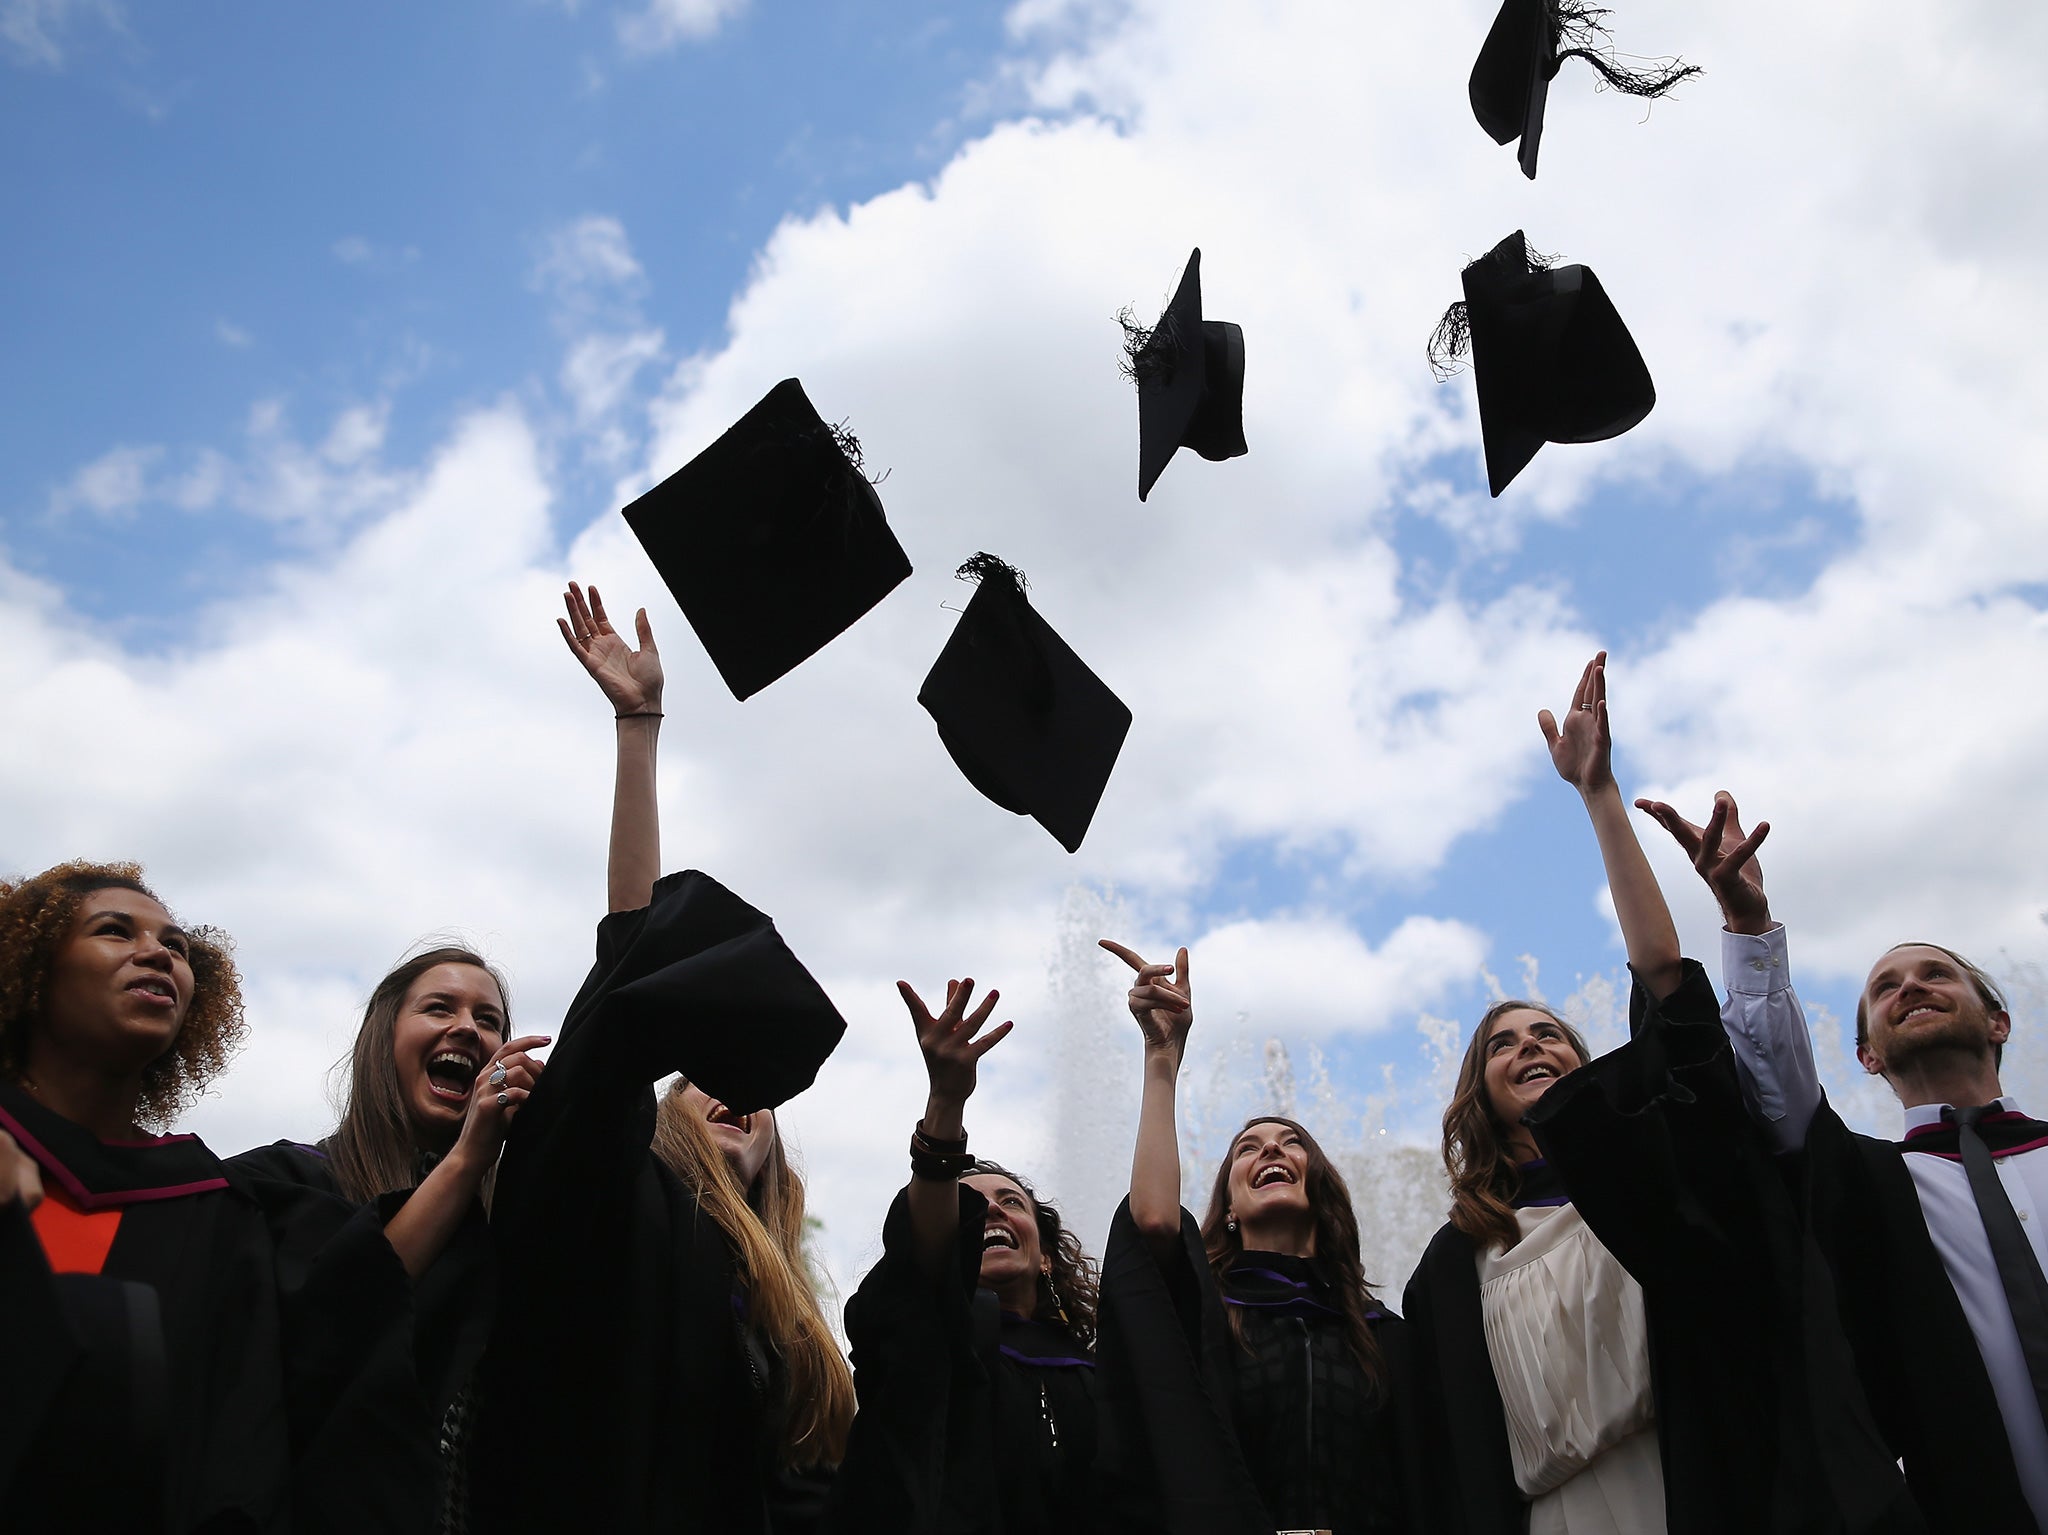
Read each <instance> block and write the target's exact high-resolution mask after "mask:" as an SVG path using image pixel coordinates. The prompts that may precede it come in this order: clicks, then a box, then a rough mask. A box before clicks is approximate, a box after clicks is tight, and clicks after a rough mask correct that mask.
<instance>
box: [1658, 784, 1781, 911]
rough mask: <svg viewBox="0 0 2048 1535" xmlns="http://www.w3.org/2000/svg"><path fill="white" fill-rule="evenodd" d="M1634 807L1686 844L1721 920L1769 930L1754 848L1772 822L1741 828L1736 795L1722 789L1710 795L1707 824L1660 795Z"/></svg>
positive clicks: (1761, 842)
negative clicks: (1697, 823) (1698, 822)
mask: <svg viewBox="0 0 2048 1535" xmlns="http://www.w3.org/2000/svg"><path fill="white" fill-rule="evenodd" d="M1636 809H1638V810H1640V811H1643V812H1644V813H1645V814H1647V815H1649V816H1650V817H1652V818H1653V819H1654V820H1655V821H1656V822H1657V824H1658V825H1659V826H1661V827H1663V828H1664V829H1665V830H1666V831H1668V832H1670V833H1671V839H1672V841H1674V842H1676V843H1677V844H1678V845H1679V846H1680V847H1681V848H1683V849H1684V850H1685V856H1686V857H1688V858H1690V859H1691V860H1692V866H1693V868H1695V869H1697V870H1698V871H1699V876H1700V878H1701V879H1703V880H1705V881H1706V882H1707V888H1708V889H1709V890H1711V891H1713V892H1714V899H1715V900H1716V901H1718V902H1720V905H1721V920H1722V922H1723V923H1724V924H1725V925H1726V926H1727V929H1728V931H1729V932H1731V933H1749V934H1757V933H1767V932H1769V931H1770V930H1771V928H1772V927H1773V926H1774V925H1775V924H1774V923H1773V922H1772V920H1771V903H1770V902H1769V901H1768V900H1767V899H1765V897H1764V871H1763V866H1762V865H1761V864H1759V863H1758V862H1757V859H1756V851H1757V849H1758V848H1760V847H1762V846H1763V845H1764V838H1766V837H1768V836H1769V835H1770V834H1771V823H1770V822H1769V821H1759V822H1757V823H1756V830H1755V831H1752V832H1744V831H1743V829H1742V812H1741V811H1739V810H1738V809H1736V806H1735V796H1734V795H1732V794H1730V793H1729V792H1728V791H1727V790H1726V789H1723V790H1721V791H1720V792H1719V793H1718V794H1716V795H1715V796H1714V808H1713V811H1712V812H1711V813H1710V814H1709V815H1708V816H1707V824H1706V825H1704V826H1695V825H1693V823H1692V822H1690V821H1688V820H1687V819H1686V818H1685V817H1684V816H1682V815H1680V814H1679V813H1678V812H1677V811H1676V810H1674V809H1672V808H1671V806H1669V805H1667V804H1665V803H1664V802H1663V801H1662V800H1649V799H1639V800H1637V801H1636Z"/></svg>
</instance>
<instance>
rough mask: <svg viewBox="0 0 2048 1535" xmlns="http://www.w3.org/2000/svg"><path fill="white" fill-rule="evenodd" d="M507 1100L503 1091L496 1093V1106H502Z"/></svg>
mask: <svg viewBox="0 0 2048 1535" xmlns="http://www.w3.org/2000/svg"><path fill="white" fill-rule="evenodd" d="M508 1101H509V1100H508V1099H507V1097H506V1095H505V1094H504V1093H500V1094H498V1107H499V1108H501V1109H502V1108H503V1107H504V1106H505V1104H506V1103H507V1102H508Z"/></svg>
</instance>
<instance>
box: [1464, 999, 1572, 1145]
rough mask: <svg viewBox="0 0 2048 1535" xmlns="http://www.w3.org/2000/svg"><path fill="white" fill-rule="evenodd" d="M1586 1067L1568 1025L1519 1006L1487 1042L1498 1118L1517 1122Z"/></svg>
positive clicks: (1497, 1024) (1496, 1024)
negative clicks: (1559, 1083) (1562, 1081)
mask: <svg viewBox="0 0 2048 1535" xmlns="http://www.w3.org/2000/svg"><path fill="white" fill-rule="evenodd" d="M1581 1064H1582V1063H1581V1062H1580V1060H1579V1057H1578V1052H1577V1051H1576V1050H1574V1049H1573V1048H1572V1044H1571V1040H1570V1038H1569V1037H1568V1036H1567V1035H1566V1033H1565V1031H1564V1026H1563V1025H1562V1024H1560V1023H1559V1022H1558V1021H1557V1020H1556V1019H1555V1018H1552V1017H1551V1016H1550V1015H1549V1014H1548V1013H1542V1012H1538V1011H1537V1010H1536V1009H1534V1008H1529V1007H1520V1008H1515V1009H1513V1010H1511V1011H1509V1012H1506V1013H1503V1014H1501V1016H1500V1017H1499V1018H1497V1019H1495V1020H1494V1023H1493V1027H1492V1031H1491V1032H1490V1033H1489V1034H1488V1035H1487V1038H1486V1091H1487V1099H1488V1101H1489V1103H1490V1104H1491V1105H1492V1108H1493V1112H1494V1115H1495V1117H1496V1118H1498V1119H1499V1120H1501V1122H1502V1123H1504V1124H1509V1125H1513V1124H1518V1123H1520V1122H1521V1118H1522V1116H1523V1115H1524V1114H1526V1113H1528V1112H1529V1110H1530V1109H1531V1108H1533V1107H1534V1106H1535V1105H1536V1103H1537V1102H1538V1101H1539V1100H1540V1099H1541V1098H1542V1097H1543V1095H1544V1094H1545V1093H1547V1092H1549V1091H1550V1086H1551V1084H1552V1083H1553V1082H1555V1081H1557V1080H1558V1079H1559V1078H1560V1077H1563V1076H1565V1075H1567V1074H1568V1073H1570V1072H1573V1071H1576V1070H1577V1069H1578V1068H1579V1066H1580V1065H1581Z"/></svg>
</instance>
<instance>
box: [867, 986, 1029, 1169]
mask: <svg viewBox="0 0 2048 1535" xmlns="http://www.w3.org/2000/svg"><path fill="white" fill-rule="evenodd" d="M896 990H897V992H898V993H899V994H900V995H901V996H902V998H903V1005H904V1006H905V1007H907V1008H908V1009H910V1021H911V1023H912V1024H913V1025H914V1026H915V1027H916V1029H917V1048H918V1049H919V1051H921V1052H922V1053H923V1055H924V1069H925V1075H926V1076H927V1077H928V1078H929V1079H930V1081H931V1099H930V1102H931V1107H932V1109H933V1110H935V1111H937V1114H938V1122H937V1123H934V1121H933V1115H932V1114H931V1113H927V1114H926V1115H925V1128H926V1129H927V1130H930V1131H931V1132H932V1133H934V1134H951V1133H952V1129H951V1121H954V1120H957V1119H958V1118H959V1114H960V1110H961V1109H962V1108H963V1107H964V1106H965V1105H966V1103H967V1100H968V1099H969V1098H971V1097H973V1096H974V1083H975V1069H976V1068H977V1067H978V1066H979V1065H980V1064H981V1058H982V1057H983V1056H984V1055H987V1054H988V1053H989V1051H991V1050H993V1049H995V1047H996V1046H997V1045H999V1044H1001V1043H1002V1042H1003V1037H1004V1036H1005V1035H1007V1034H1008V1033H1009V1032H1010V1030H1011V1029H1012V1028H1013V1027H1014V1026H1015V1025H1014V1023H1013V1022H1011V1021H1008V1020H1006V1021H1004V1022H1002V1023H999V1024H997V1025H996V1026H995V1027H994V1028H992V1029H990V1030H989V1031H988V1032H987V1033H986V1034H983V1033H982V1032H981V1030H982V1028H983V1026H984V1025H986V1024H987V1022H988V1020H989V1015H990V1014H991V1013H992V1012H994V1011H995V1006H996V1003H997V1001H998V1000H1000V998H1001V997H1002V993H1001V992H999V991H991V992H990V993H989V994H988V995H987V996H985V997H983V998H982V999H981V1005H980V1006H979V1007H977V1008H975V1009H974V1011H973V1012H971V1013H970V1012H968V1011H967V1008H968V1004H969V1003H971V1002H972V1001H973V1000H974V982H973V980H972V979H968V980H960V981H948V982H946V1005H945V1007H944V1008H942V1009H941V1010H940V1011H939V1012H938V1013H936V1014H934V1013H933V1012H932V1010H931V1009H930V1008H929V1007H927V1006H925V1002H924V998H922V997H920V996H919V995H918V994H917V993H916V992H915V991H914V990H912V988H911V985H910V983H909V982H908V981H898V982H897V983H896ZM977 1036H978V1037H977ZM948 1111H950V1112H948Z"/></svg>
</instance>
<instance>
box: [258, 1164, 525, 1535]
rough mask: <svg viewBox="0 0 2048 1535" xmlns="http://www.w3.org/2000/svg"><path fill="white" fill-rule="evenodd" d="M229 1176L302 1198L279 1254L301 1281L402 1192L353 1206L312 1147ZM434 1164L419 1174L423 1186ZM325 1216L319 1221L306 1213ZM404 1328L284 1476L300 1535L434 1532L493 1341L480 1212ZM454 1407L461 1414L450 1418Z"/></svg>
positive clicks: (419, 1290)
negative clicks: (473, 1389) (299, 1214)
mask: <svg viewBox="0 0 2048 1535" xmlns="http://www.w3.org/2000/svg"><path fill="white" fill-rule="evenodd" d="M227 1165H228V1167H229V1168H230V1169H231V1170H233V1171H234V1172H235V1173H236V1174H237V1175H238V1176H240V1177H241V1178H242V1179H243V1180H244V1181H246V1182H248V1183H249V1184H251V1185H253V1186H256V1187H258V1188H267V1189H271V1190H278V1191H286V1192H287V1194H289V1192H290V1191H306V1192H309V1193H311V1194H313V1195H315V1196H317V1197H316V1198H314V1199H312V1200H308V1201H305V1203H306V1205H307V1206H308V1213H307V1215H306V1217H305V1218H302V1219H301V1220H299V1221H298V1222H296V1223H295V1224H294V1226H293V1227H292V1229H291V1231H290V1232H289V1234H288V1237H287V1239H286V1240H284V1241H282V1242H281V1243H280V1252H279V1263H280V1266H281V1267H282V1268H283V1269H284V1270H286V1271H287V1272H288V1273H300V1272H307V1271H310V1270H311V1269H312V1268H313V1267H315V1266H317V1265H318V1264H319V1263H320V1262H321V1259H322V1254H323V1252H324V1251H325V1249H326V1247H327V1245H328V1244H329V1243H331V1242H333V1241H336V1240H337V1239H346V1234H347V1233H348V1232H349V1231H350V1229H351V1228H352V1227H353V1226H354V1224H355V1223H356V1221H358V1220H359V1219H362V1218H363V1217H362V1216H360V1215H359V1214H358V1213H357V1212H358V1211H363V1210H367V1211H369V1212H370V1214H369V1217H368V1218H370V1219H374V1220H375V1221H377V1223H378V1224H379V1225H380V1226H381V1225H382V1224H383V1223H384V1222H386V1221H389V1220H390V1219H391V1217H392V1216H393V1215H394V1214H396V1213H397V1211H398V1209H399V1207H400V1206H402V1205H403V1204H404V1203H405V1201H406V1199H407V1198H408V1197H410V1194H411V1190H410V1189H394V1190H392V1191H390V1192H389V1193H387V1194H385V1195H382V1196H380V1197H379V1198H378V1199H376V1200H374V1201H371V1202H370V1204H369V1205H367V1206H358V1205H356V1204H354V1203H353V1202H352V1201H350V1200H349V1199H348V1198H347V1197H346V1196H345V1195H344V1194H343V1193H342V1189H341V1182H340V1180H339V1179H338V1178H337V1177H336V1176H335V1174H334V1168H333V1164H332V1163H330V1162H329V1161H328V1159H327V1154H326V1153H325V1152H324V1151H323V1150H322V1149H321V1148H320V1147H318V1146H309V1145H304V1144H301V1143H299V1142H296V1141H278V1142H276V1143H274V1144H273V1145H269V1146H259V1147H257V1148H256V1149H255V1150H253V1151H245V1152H242V1153H241V1154H240V1155H238V1156H234V1157H230V1158H229V1159H228V1164H227ZM430 1165H431V1163H428V1162H423V1164H422V1167H421V1169H420V1175H421V1176H422V1177H424V1176H425V1173H426V1171H427V1170H428V1167H430ZM320 1211H324V1212H325V1218H324V1219H322V1218H319V1216H318V1215H317V1214H316V1213H315V1212H320ZM409 1289H410V1292H411V1293H410V1305H409V1307H408V1308H407V1320H406V1321H405V1322H404V1323H402V1324H401V1325H398V1326H395V1327H393V1328H392V1329H391V1330H390V1332H389V1333H388V1334H387V1335H385V1336H384V1337H383V1338H381V1339H380V1340H379V1344H378V1347H377V1348H376V1349H375V1350H374V1351H373V1352H372V1353H371V1354H370V1355H369V1356H368V1357H366V1358H364V1359H363V1360H361V1361H359V1362H358V1364H357V1366H356V1367H355V1368H354V1370H353V1372H352V1375H351V1377H350V1379H349V1382H348V1386H347V1389H346V1390H344V1391H342V1392H340V1393H339V1394H338V1396H337V1399H336V1401H335V1404H334V1408H333V1410H332V1412H331V1414H330V1416H329V1419H328V1423H327V1427H326V1430H325V1432H324V1433H323V1435H322V1437H321V1448H320V1453H319V1454H318V1455H308V1456H302V1457H300V1458H299V1460H298V1461H297V1462H296V1463H295V1464H294V1467H293V1503H294V1508H295V1512H294V1518H293V1525H294V1528H295V1530H297V1531H298V1532H299V1535H311V1532H318V1531H333V1532H335V1535H352V1532H355V1531H361V1530H377V1531H379V1532H381V1535H409V1532H411V1535H425V1532H428V1531H432V1530H434V1529H435V1528H437V1526H438V1523H439V1522H440V1519H441V1515H442V1512H443V1510H444V1508H447V1507H448V1505H449V1499H450V1497H451V1496H453V1497H454V1499H455V1500H456V1506H457V1507H458V1508H459V1507H460V1506H461V1501H462V1499H463V1497H464V1492H463V1489H462V1488H461V1487H460V1485H459V1481H458V1485H456V1486H454V1487H452V1488H451V1486H450V1478H451V1477H455V1478H458V1479H459V1478H460V1476H461V1473H462V1468H463V1465H464V1462H463V1460H462V1458H461V1457H460V1455H459V1453H458V1452H459V1439H460V1436H461V1434H462V1432H463V1430H464V1428H465V1426H466V1422H467V1414H468V1410H469V1402H468V1398H467V1395H466V1393H467V1391H468V1388H469V1387H470V1385H471V1382H472V1377H473V1376H474V1373H475V1371H476V1367H477V1363H478V1361H479V1360H480V1359H481V1358H482V1357H483V1350H484V1343H485V1341H486V1340H487V1339H488V1337H489V1336H490V1327H491V1319H492V1316H493V1315H494V1312H495V1305H496V1299H497V1261H496V1255H495V1254H494V1253H493V1251H492V1248H491V1237H490V1227H489V1225H488V1223H487V1222H486V1220H485V1218H484V1210H483V1205H482V1203H481V1202H478V1203H477V1204H476V1205H475V1206H474V1207H473V1208H472V1209H471V1210H470V1212H469V1214H468V1215H467V1217H466V1218H465V1219H464V1221H463V1223H462V1224H461V1225H460V1226H459V1227H458V1228H457V1229H456V1232H455V1235H454V1237H453V1238H452V1239H451V1240H450V1242H449V1244H448V1246H447V1247H446V1248H445V1249H444V1250H443V1251H442V1253H441V1256H440V1257H439V1258H438V1259H436V1260H435V1262H434V1264H433V1266H432V1267H431V1268H429V1269H428V1270H427V1272H426V1273H424V1274H422V1275H421V1276H420V1277H419V1279H418V1280H417V1281H416V1282H414V1283H412V1284H411V1285H410V1286H409ZM458 1403H459V1404H460V1405H459V1407H458Z"/></svg>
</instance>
